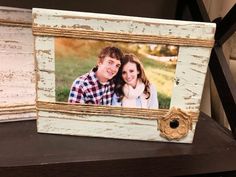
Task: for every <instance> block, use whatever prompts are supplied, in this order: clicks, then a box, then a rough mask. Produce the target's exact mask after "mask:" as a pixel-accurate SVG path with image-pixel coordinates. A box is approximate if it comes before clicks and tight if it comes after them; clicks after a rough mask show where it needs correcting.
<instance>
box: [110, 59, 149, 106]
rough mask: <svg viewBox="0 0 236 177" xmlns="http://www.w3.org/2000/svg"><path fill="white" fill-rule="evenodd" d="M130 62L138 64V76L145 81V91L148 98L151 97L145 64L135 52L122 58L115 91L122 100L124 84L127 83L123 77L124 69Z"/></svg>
mask: <svg viewBox="0 0 236 177" xmlns="http://www.w3.org/2000/svg"><path fill="white" fill-rule="evenodd" d="M129 62H130V63H135V64H136V66H137V70H138V71H139V74H138V77H137V78H138V79H141V81H142V82H143V83H144V85H145V88H144V92H143V93H144V94H145V95H146V96H147V98H146V99H148V98H149V97H150V82H149V80H148V79H147V77H146V74H145V72H144V68H143V65H142V63H141V62H140V61H139V59H138V58H137V57H136V56H135V55H134V54H126V55H124V57H123V59H122V60H121V66H120V69H119V72H118V74H117V76H116V87H115V93H116V94H117V96H118V97H119V98H118V101H119V102H120V101H121V100H122V99H123V97H124V92H123V86H124V85H125V81H124V80H123V78H122V70H123V68H124V66H125V65H126V64H127V63H129Z"/></svg>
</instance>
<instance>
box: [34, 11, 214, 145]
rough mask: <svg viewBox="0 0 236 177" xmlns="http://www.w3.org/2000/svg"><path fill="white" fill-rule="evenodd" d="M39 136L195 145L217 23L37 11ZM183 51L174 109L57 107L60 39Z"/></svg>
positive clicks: (35, 15) (172, 99) (172, 106)
mask: <svg viewBox="0 0 236 177" xmlns="http://www.w3.org/2000/svg"><path fill="white" fill-rule="evenodd" d="M32 30H33V34H34V36H35V59H36V76H37V79H36V80H37V117H38V119H37V128H38V132H40V133H53V134H66V135H78V136H93V137H105V138H118V139H131V140H145V141H167V142H182V143H191V142H192V141H193V136H194V132H195V127H196V123H197V119H198V115H199V108H200V102H201V96H202V91H203V86H204V81H205V76H206V71H207V66H208V61H209V56H210V53H211V48H212V46H213V45H214V33H215V24H214V23H200V22H190V21H176V20H163V19H151V18H140V17H129V16H119V15H108V14H97V13H84V12H72V11H60V10H50V9H39V8H35V9H33V25H32ZM58 37H67V38H75V39H85V40H86V39H87V40H91V39H92V40H105V41H120V42H130V43H154V44H157V43H158V44H168V45H177V46H179V53H178V61H177V67H176V72H175V79H174V88H173V92H172V97H171V104H170V109H140V108H125V107H121V108H118V107H112V106H103V105H87V104H69V103H65V102H64V103H62V102H56V101H55V38H58Z"/></svg>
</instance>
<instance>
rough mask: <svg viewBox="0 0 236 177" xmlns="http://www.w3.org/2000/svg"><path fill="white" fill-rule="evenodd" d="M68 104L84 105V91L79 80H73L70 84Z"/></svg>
mask: <svg viewBox="0 0 236 177" xmlns="http://www.w3.org/2000/svg"><path fill="white" fill-rule="evenodd" d="M68 102H70V103H85V101H84V90H83V86H82V84H81V81H80V80H77V79H76V80H75V81H74V83H73V84H72V87H71V90H70V94H69V99H68Z"/></svg>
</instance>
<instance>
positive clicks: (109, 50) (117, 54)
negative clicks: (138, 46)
mask: <svg viewBox="0 0 236 177" xmlns="http://www.w3.org/2000/svg"><path fill="white" fill-rule="evenodd" d="M106 56H109V57H111V58H116V59H117V60H120V61H121V59H122V58H123V53H122V51H121V50H120V49H119V48H117V47H112V46H108V47H105V48H103V49H102V50H101V52H100V54H99V55H98V58H99V60H100V61H101V62H102V61H103V59H104V58H105V57H106Z"/></svg>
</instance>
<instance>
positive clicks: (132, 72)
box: [122, 62, 139, 88]
mask: <svg viewBox="0 0 236 177" xmlns="http://www.w3.org/2000/svg"><path fill="white" fill-rule="evenodd" d="M138 74H139V71H138V69H137V65H136V64H135V63H132V62H128V63H126V64H125V65H124V66H123V69H122V78H123V80H124V81H125V82H126V83H127V84H128V85H131V86H132V87H134V88H135V87H136V84H137V79H138Z"/></svg>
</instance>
